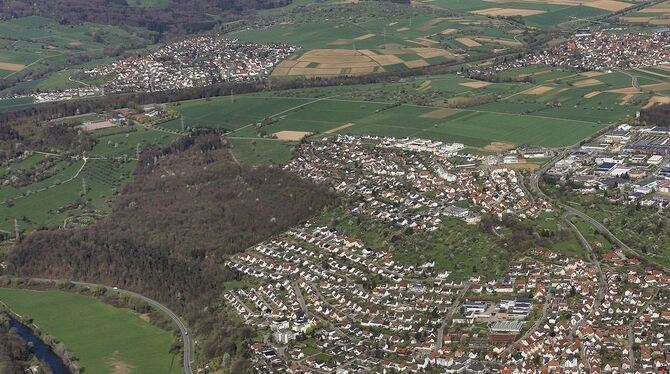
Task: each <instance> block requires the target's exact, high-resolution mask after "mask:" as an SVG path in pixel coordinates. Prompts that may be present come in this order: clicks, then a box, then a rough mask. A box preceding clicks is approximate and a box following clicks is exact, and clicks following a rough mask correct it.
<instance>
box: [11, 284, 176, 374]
mask: <svg viewBox="0 0 670 374" xmlns="http://www.w3.org/2000/svg"><path fill="white" fill-rule="evenodd" d="M0 300H1V301H2V302H4V303H5V304H7V305H8V306H9V307H10V308H11V309H12V310H13V311H14V312H16V313H18V314H19V315H21V316H23V317H24V318H25V317H30V318H32V319H33V321H34V323H35V324H37V326H39V327H40V329H42V330H43V331H44V332H45V333H47V334H48V335H50V336H52V337H54V338H56V339H58V340H60V341H62V342H63V344H65V346H66V347H67V348H68V349H69V350H70V351H72V352H73V353H74V355H75V356H76V357H78V358H79V360H80V364H81V366H83V368H84V370H85V372H86V373H120V372H123V373H142V374H151V373H156V374H165V373H179V372H180V368H181V365H180V362H179V358H176V359H175V360H174V365H173V357H172V355H171V354H170V353H169V350H170V346H171V343H172V339H173V338H172V334H171V333H170V332H167V331H165V330H162V329H160V328H158V327H156V326H154V325H152V324H150V323H147V322H145V321H144V320H142V319H141V318H140V316H139V315H138V314H137V313H135V312H133V311H131V310H129V309H120V308H115V307H113V306H111V305H108V304H105V303H103V302H101V301H99V300H97V299H95V298H93V297H89V296H82V295H78V294H74V293H69V292H63V291H30V290H19V289H0ZM172 366H174V367H172ZM114 367H116V370H115V369H114ZM119 368H126V369H128V370H123V371H119Z"/></svg>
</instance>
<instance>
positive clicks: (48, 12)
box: [0, 0, 291, 35]
mask: <svg viewBox="0 0 670 374" xmlns="http://www.w3.org/2000/svg"><path fill="white" fill-rule="evenodd" d="M290 2H291V1H290V0H171V1H170V2H169V3H168V4H167V5H166V6H164V7H160V8H152V7H137V6H130V5H128V3H127V1H126V0H49V1H38V2H36V1H34V0H0V18H3V19H9V18H17V17H26V16H42V17H49V18H53V19H55V20H57V21H58V22H59V23H61V24H64V25H68V24H80V23H82V22H93V23H100V24H107V25H114V26H120V27H140V28H145V29H148V30H150V31H155V32H158V33H159V34H164V33H167V34H170V35H187V34H193V33H197V32H201V31H206V30H210V29H211V28H212V27H214V26H215V25H216V24H218V22H219V21H218V19H220V18H221V17H223V18H229V17H234V16H236V15H239V14H244V13H245V12H248V11H251V10H254V9H262V8H273V7H277V6H284V5H287V4H290Z"/></svg>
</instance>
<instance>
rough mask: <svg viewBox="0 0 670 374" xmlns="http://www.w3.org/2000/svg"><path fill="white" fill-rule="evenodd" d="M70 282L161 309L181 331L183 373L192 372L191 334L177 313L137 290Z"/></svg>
mask: <svg viewBox="0 0 670 374" xmlns="http://www.w3.org/2000/svg"><path fill="white" fill-rule="evenodd" d="M33 280H35V281H38V282H49V283H50V282H57V280H55V279H41V278H36V279H33ZM70 283H72V284H74V285H77V286H79V287H86V288H93V287H105V288H107V289H109V290H113V291H114V292H118V293H121V294H127V295H130V296H132V297H135V298H138V299H140V300H142V301H144V302H146V303H147V304H149V305H151V306H152V307H153V308H155V309H157V310H159V311H161V312H162V313H164V314H165V315H166V316H168V317H170V319H171V320H172V321H174V323H175V324H176V325H177V327H178V328H179V332H180V333H181V339H182V341H183V343H184V344H183V346H184V347H183V351H184V373H185V374H193V370H192V369H191V361H192V357H193V342H192V341H191V336H190V334H189V333H188V328H187V327H186V324H185V323H184V321H182V320H181V318H179V316H178V315H176V314H175V313H174V312H173V311H171V310H170V308H168V307H167V306H165V305H163V304H161V303H159V302H158V301H156V300H154V299H150V298H148V297H146V296H144V295H140V294H138V293H137V292H133V291H128V290H122V289H120V288H116V287H114V288H112V287H108V286H105V285H102V284H95V283H88V282H75V281H70Z"/></svg>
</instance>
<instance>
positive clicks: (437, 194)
mask: <svg viewBox="0 0 670 374" xmlns="http://www.w3.org/2000/svg"><path fill="white" fill-rule="evenodd" d="M463 148H464V146H463V144H459V143H451V144H447V143H442V142H435V141H431V140H425V139H397V138H381V139H375V138H373V137H367V138H361V137H354V136H347V135H340V136H337V137H335V138H334V139H331V140H326V141H323V142H312V143H306V144H304V145H302V147H301V149H300V150H299V152H298V155H297V156H296V157H295V158H294V160H293V161H291V162H290V163H289V164H288V165H287V166H286V168H287V169H288V170H291V171H294V172H296V173H297V174H298V175H301V176H303V177H305V178H309V179H310V180H313V181H315V182H317V183H328V184H330V185H331V186H333V187H334V188H335V190H336V191H338V192H341V193H342V194H343V195H344V196H349V197H350V200H351V204H352V211H353V212H355V213H357V214H364V215H367V216H370V217H374V218H377V219H379V220H382V221H385V222H390V223H393V224H395V225H399V226H407V227H411V228H417V229H420V230H426V231H433V230H435V229H437V227H438V226H439V225H440V223H441V222H442V220H443V219H444V218H446V217H455V218H459V219H462V220H464V221H465V222H467V223H471V224H472V223H476V222H478V221H479V217H480V215H481V214H493V215H497V216H498V217H502V215H503V214H512V215H516V216H518V217H520V218H532V217H537V215H538V214H540V213H541V212H543V211H551V209H552V208H551V206H550V204H548V203H547V202H545V201H540V200H538V201H534V200H532V199H530V198H529V195H528V192H527V191H525V189H524V187H523V186H522V185H521V183H519V179H518V178H519V177H518V175H517V172H516V171H515V170H514V169H513V163H512V162H514V163H517V162H518V159H517V158H516V157H513V158H507V159H504V160H503V162H502V163H500V164H493V165H491V164H490V163H491V160H488V159H486V158H485V157H482V156H477V155H471V154H467V153H463V154H461V153H459V151H461V150H462V149H463ZM493 162H495V161H493Z"/></svg>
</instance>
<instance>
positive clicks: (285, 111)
mask: <svg viewBox="0 0 670 374" xmlns="http://www.w3.org/2000/svg"><path fill="white" fill-rule="evenodd" d="M337 96H339V95H333V96H328V97H322V98H319V99H316V100H313V101H310V102H307V103H304V104H300V105H296V106H294V107H291V108H288V109H284V110H282V111H281V112H278V113H275V114H272V115H270V116H268V117H270V118H272V117H277V116H281V115H282V114H284V113H288V112H291V111H294V110H296V109H300V108H302V107H305V106H307V105H309V104H314V103H316V102H319V101H323V100H329V99H332V98H334V97H337ZM277 98H279V97H277ZM282 99H283V98H282ZM253 125H254V124H253V123H250V124H248V125H245V126H242V127H240V128H239V129H236V130H233V131H231V132H230V133H231V134H233V133H235V132H237V131H240V130H243V129H246V128H248V127H251V126H253Z"/></svg>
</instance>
